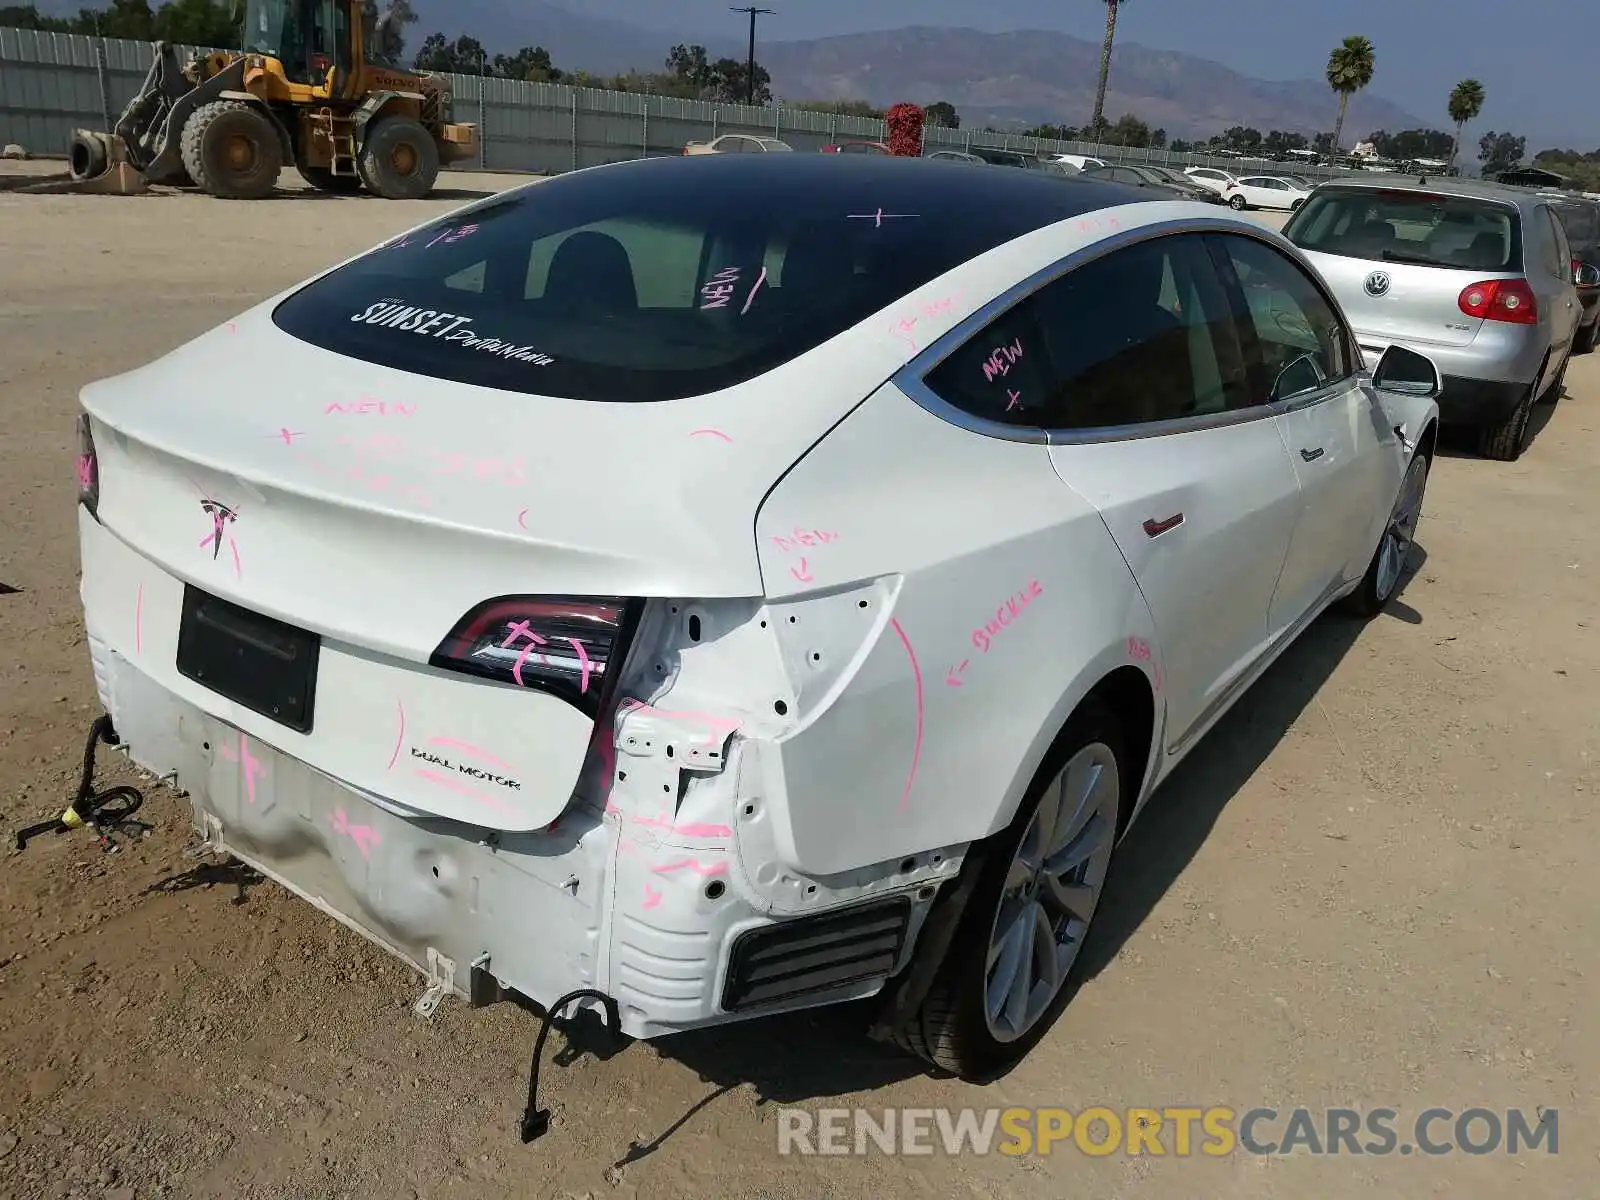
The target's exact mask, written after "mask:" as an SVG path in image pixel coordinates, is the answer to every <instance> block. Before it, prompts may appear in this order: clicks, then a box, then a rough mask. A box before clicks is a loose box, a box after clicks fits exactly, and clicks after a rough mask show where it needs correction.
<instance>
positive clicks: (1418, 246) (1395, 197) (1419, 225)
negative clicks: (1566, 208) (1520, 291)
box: [1283, 188, 1522, 272]
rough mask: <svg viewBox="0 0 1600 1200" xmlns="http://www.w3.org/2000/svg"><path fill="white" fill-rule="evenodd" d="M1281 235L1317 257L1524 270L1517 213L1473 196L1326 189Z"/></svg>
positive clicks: (1473, 268)
mask: <svg viewBox="0 0 1600 1200" xmlns="http://www.w3.org/2000/svg"><path fill="white" fill-rule="evenodd" d="M1283 232H1284V235H1285V236H1286V237H1287V238H1288V239H1289V240H1290V241H1291V242H1293V243H1294V244H1295V245H1297V246H1299V247H1300V248H1301V249H1302V250H1312V251H1315V252H1317V253H1319V254H1337V255H1341V256H1343V257H1346V258H1365V259H1372V260H1375V261H1379V262H1397V263H1412V264H1415V265H1417V266H1424V267H1447V268H1451V269H1454V270H1460V271H1489V272H1493V271H1520V270H1522V229H1521V223H1520V222H1519V220H1518V217H1517V210H1516V209H1515V208H1513V207H1512V206H1510V205H1508V204H1497V203H1495V202H1494V201H1491V200H1480V199H1477V198H1475V197H1471V196H1439V195H1434V194H1432V193H1429V192H1407V191H1384V190H1381V189H1378V188H1323V189H1321V190H1319V191H1318V192H1317V193H1316V195H1314V196H1312V197H1311V199H1310V200H1308V201H1306V203H1305V204H1304V205H1302V206H1301V208H1300V211H1299V212H1298V213H1297V214H1296V215H1295V216H1294V218H1293V219H1292V220H1290V222H1289V224H1288V225H1287V226H1285V227H1284V231H1283Z"/></svg>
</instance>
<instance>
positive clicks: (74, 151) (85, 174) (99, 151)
mask: <svg viewBox="0 0 1600 1200" xmlns="http://www.w3.org/2000/svg"><path fill="white" fill-rule="evenodd" d="M110 166H111V156H110V155H109V154H108V153H107V152H106V144H105V142H103V141H102V140H101V139H99V138H97V137H94V136H92V135H89V134H85V133H75V134H73V136H72V144H71V145H70V146H69V147H68V148H67V171H68V173H69V174H71V176H72V178H73V179H74V180H77V181H79V182H81V181H83V180H85V179H95V178H97V177H99V176H101V175H104V174H105V173H106V171H107V169H108V168H109V167H110Z"/></svg>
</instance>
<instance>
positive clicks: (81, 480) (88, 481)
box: [78, 454, 94, 491]
mask: <svg viewBox="0 0 1600 1200" xmlns="http://www.w3.org/2000/svg"><path fill="white" fill-rule="evenodd" d="M93 486H94V456H93V455H90V454H80V455H78V487H80V488H82V489H83V490H85V491H87V490H88V489H89V488H92V487H93Z"/></svg>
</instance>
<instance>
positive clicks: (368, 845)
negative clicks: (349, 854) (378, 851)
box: [333, 808, 383, 858]
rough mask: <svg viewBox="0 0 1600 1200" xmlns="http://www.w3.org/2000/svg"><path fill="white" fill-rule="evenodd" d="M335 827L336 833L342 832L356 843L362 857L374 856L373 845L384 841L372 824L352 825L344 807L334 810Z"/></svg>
mask: <svg viewBox="0 0 1600 1200" xmlns="http://www.w3.org/2000/svg"><path fill="white" fill-rule="evenodd" d="M333 829H334V832H335V833H342V834H344V835H345V837H347V838H349V839H350V840H351V841H352V842H354V843H355V844H356V849H357V850H359V851H361V857H362V858H371V857H372V847H373V846H376V845H378V844H379V843H381V842H382V841H383V839H382V838H381V837H379V836H378V831H377V830H376V829H374V828H373V827H372V826H370V825H352V824H350V819H349V818H348V817H346V816H345V815H344V809H342V808H338V809H335V810H334V812H333Z"/></svg>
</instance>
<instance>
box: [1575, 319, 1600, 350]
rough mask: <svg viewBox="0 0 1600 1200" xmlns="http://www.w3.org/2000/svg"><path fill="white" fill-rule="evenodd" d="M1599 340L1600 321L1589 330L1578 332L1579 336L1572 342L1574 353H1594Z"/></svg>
mask: <svg viewBox="0 0 1600 1200" xmlns="http://www.w3.org/2000/svg"><path fill="white" fill-rule="evenodd" d="M1597 340H1600V321H1596V322H1595V323H1594V324H1593V325H1591V326H1589V327H1588V328H1587V329H1580V330H1578V336H1577V337H1576V338H1575V339H1573V342H1572V352H1573V353H1574V354H1589V353H1592V352H1593V350H1594V346H1595V342H1596V341H1597Z"/></svg>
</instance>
